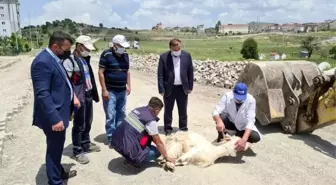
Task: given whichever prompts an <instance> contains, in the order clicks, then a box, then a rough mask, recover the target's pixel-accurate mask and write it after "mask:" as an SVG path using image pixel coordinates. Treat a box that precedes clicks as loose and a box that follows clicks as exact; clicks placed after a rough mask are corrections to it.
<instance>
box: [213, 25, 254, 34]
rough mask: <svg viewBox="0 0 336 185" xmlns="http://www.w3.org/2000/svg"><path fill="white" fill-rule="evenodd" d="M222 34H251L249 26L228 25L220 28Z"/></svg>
mask: <svg viewBox="0 0 336 185" xmlns="http://www.w3.org/2000/svg"><path fill="white" fill-rule="evenodd" d="M219 32H220V33H224V34H225V33H228V34H229V33H249V26H248V25H247V24H226V25H221V26H220V27H219Z"/></svg>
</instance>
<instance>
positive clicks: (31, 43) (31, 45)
mask: <svg viewBox="0 0 336 185" xmlns="http://www.w3.org/2000/svg"><path fill="white" fill-rule="evenodd" d="M28 21H29V35H30V47H31V49H34V46H33V40H32V35H31V31H32V30H31V25H30V12H28Z"/></svg>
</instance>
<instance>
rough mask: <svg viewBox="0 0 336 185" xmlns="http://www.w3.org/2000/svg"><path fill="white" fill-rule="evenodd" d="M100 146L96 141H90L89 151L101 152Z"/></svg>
mask: <svg viewBox="0 0 336 185" xmlns="http://www.w3.org/2000/svg"><path fill="white" fill-rule="evenodd" d="M100 150H101V149H100V147H99V146H98V145H96V144H94V143H90V148H89V151H88V152H87V153H91V152H100Z"/></svg>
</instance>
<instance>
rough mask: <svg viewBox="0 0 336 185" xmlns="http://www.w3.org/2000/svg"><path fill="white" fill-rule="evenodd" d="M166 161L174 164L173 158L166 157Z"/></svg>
mask: <svg viewBox="0 0 336 185" xmlns="http://www.w3.org/2000/svg"><path fill="white" fill-rule="evenodd" d="M166 161H167V162H171V163H173V164H175V159H173V158H171V157H166Z"/></svg>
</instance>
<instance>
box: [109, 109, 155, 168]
mask: <svg viewBox="0 0 336 185" xmlns="http://www.w3.org/2000/svg"><path fill="white" fill-rule="evenodd" d="M154 120H158V118H157V117H156V116H155V115H154V114H153V113H152V111H151V110H150V109H149V108H148V107H147V106H144V107H139V108H136V109H134V110H132V111H131V112H130V113H129V114H128V115H127V116H126V117H125V119H124V120H123V122H122V123H121V124H120V125H119V126H118V127H117V129H116V130H115V132H114V133H113V136H112V143H111V145H112V146H113V148H114V149H115V150H116V151H117V152H118V153H119V154H120V155H122V156H123V157H125V158H126V160H128V161H129V162H131V163H133V164H140V163H142V162H143V161H144V160H145V159H146V157H147V155H148V153H149V145H150V144H151V142H152V138H151V137H150V136H149V135H148V133H147V131H146V129H145V124H146V123H149V122H151V121H154ZM146 139H148V140H147V141H146V143H145V144H144V143H143V142H144V141H145V140H146ZM141 143H142V144H141Z"/></svg>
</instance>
